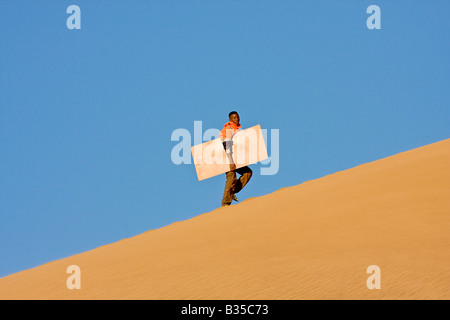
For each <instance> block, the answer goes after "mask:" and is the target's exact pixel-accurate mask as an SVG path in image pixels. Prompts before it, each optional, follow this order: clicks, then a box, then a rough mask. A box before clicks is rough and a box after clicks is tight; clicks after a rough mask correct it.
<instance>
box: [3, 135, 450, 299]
mask: <svg viewBox="0 0 450 320" xmlns="http://www.w3.org/2000/svg"><path fill="white" fill-rule="evenodd" d="M449 248H450V139H447V140H444V141H440V142H436V143H433V144H430V145H427V146H424V147H421V148H417V149H414V150H410V151H407V152H403V153H400V154H397V155H394V156H391V157H388V158H385V159H381V160H378V161H374V162H371V163H367V164H363V165H360V166H357V167H355V168H351V169H349V170H345V171H341V172H337V173H335V174H331V175H328V176H325V177H323V178H320V179H317V180H313V181H307V182H305V183H302V184H300V185H297V186H293V187H288V188H283V189H281V190H278V191H276V192H274V193H272V194H269V195H266V196H262V197H259V198H251V199H248V200H245V201H243V202H242V203H239V204H237V205H234V206H231V207H223V208H218V209H216V210H214V211H212V212H209V213H205V214H202V215H199V216H197V217H195V218H193V219H190V220H187V221H182V222H177V223H174V224H172V225H170V226H167V227H164V228H161V229H157V230H152V231H148V232H146V233H143V234H141V235H138V236H135V237H133V238H129V239H124V240H121V241H119V242H116V243H113V244H110V245H106V246H103V247H100V248H97V249H94V250H92V251H88V252H85V253H82V254H78V255H74V256H72V257H69V258H66V259H62V260H58V261H54V262H51V263H47V264H45V265H42V266H39V267H37V268H34V269H30V270H26V271H23V272H20V273H16V274H13V275H10V276H7V277H4V278H2V279H0V299H449V298H450V255H449V254H450V249H449ZM69 265H78V266H79V267H80V269H81V289H78V290H77V289H73V290H69V289H68V288H67V286H66V280H67V278H68V277H69V275H68V274H67V273H66V268H67V267H68V266H69ZM370 265H377V266H379V267H380V270H381V278H380V279H381V289H372V290H369V289H368V288H367V285H366V281H367V278H368V277H369V276H370V275H369V274H367V273H366V269H367V267H368V266H370Z"/></svg>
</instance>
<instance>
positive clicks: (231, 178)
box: [222, 171, 236, 206]
mask: <svg viewBox="0 0 450 320" xmlns="http://www.w3.org/2000/svg"><path fill="white" fill-rule="evenodd" d="M226 175H227V182H226V183H225V190H224V192H223V198H222V206H229V205H230V204H231V201H233V189H234V186H235V184H236V172H235V171H228V172H227V173H226Z"/></svg>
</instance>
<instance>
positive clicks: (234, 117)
mask: <svg viewBox="0 0 450 320" xmlns="http://www.w3.org/2000/svg"><path fill="white" fill-rule="evenodd" d="M228 119H229V120H230V122H233V123H234V124H235V125H237V126H239V120H240V118H239V114H238V113H237V112H236V111H231V112H230V113H229V114H228Z"/></svg>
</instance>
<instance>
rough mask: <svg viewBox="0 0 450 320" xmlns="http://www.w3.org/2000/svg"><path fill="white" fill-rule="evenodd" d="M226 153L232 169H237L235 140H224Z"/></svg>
mask: <svg viewBox="0 0 450 320" xmlns="http://www.w3.org/2000/svg"><path fill="white" fill-rule="evenodd" d="M222 144H223V148H224V149H225V153H226V155H227V157H228V160H229V161H230V171H233V170H236V164H235V163H234V160H233V140H229V141H224V142H222Z"/></svg>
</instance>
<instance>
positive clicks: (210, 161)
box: [191, 125, 269, 181]
mask: <svg viewBox="0 0 450 320" xmlns="http://www.w3.org/2000/svg"><path fill="white" fill-rule="evenodd" d="M191 153H192V158H193V160H194V165H195V170H196V172H197V178H198V180H199V181H201V180H205V179H208V178H211V177H214V176H217V175H219V174H222V173H225V172H228V171H230V161H229V160H228V157H227V156H226V154H225V150H224V148H223V144H222V141H221V140H220V138H217V139H214V140H211V141H208V142H205V143H202V144H198V145H196V146H193V147H191ZM268 157H269V156H268V155H267V149H266V144H265V142H264V136H263V134H262V131H261V126H260V125H256V126H254V127H251V128H247V129H245V130H241V131H239V132H238V133H236V134H235V135H234V136H233V160H234V163H235V164H236V169H238V168H242V167H245V166H248V165H250V164H254V163H257V162H260V161H263V160H265V159H267V158H268Z"/></svg>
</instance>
